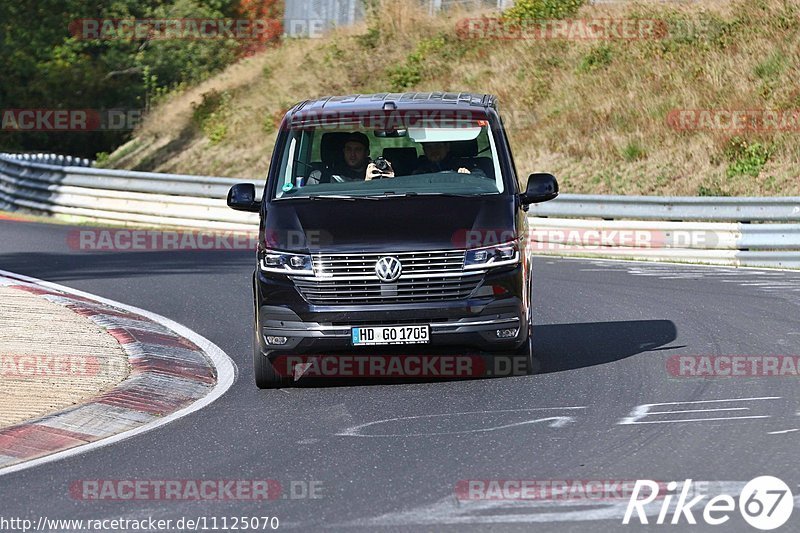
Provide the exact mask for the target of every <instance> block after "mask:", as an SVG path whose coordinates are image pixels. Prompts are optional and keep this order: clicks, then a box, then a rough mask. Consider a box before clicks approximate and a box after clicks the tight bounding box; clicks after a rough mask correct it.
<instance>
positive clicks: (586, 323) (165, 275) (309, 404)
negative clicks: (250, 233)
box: [0, 221, 800, 531]
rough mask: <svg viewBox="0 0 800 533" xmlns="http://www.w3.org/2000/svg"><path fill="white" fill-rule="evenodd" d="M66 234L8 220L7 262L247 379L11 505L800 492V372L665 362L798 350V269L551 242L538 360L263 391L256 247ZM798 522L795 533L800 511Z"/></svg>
mask: <svg viewBox="0 0 800 533" xmlns="http://www.w3.org/2000/svg"><path fill="white" fill-rule="evenodd" d="M70 229H71V228H68V227H66V226H56V225H44V224H33V223H21V222H8V221H0V269H4V270H9V271H12V272H17V273H21V274H26V275H30V276H35V277H39V278H42V279H45V280H48V281H53V282H57V283H61V284H64V285H67V286H70V287H74V288H77V289H80V290H84V291H88V292H91V293H94V294H98V295H100V296H104V297H107V298H111V299H114V300H117V301H120V302H124V303H127V304H131V305H134V306H137V307H141V308H144V309H147V310H150V311H153V312H156V313H159V314H161V315H164V316H166V317H168V318H171V319H173V320H175V321H177V322H180V323H182V324H184V325H185V326H187V327H189V328H191V329H193V330H195V331H197V332H198V333H200V334H201V335H203V336H205V337H206V338H208V339H210V340H211V341H212V342H214V343H216V344H217V345H218V346H220V347H221V348H222V349H223V350H224V351H226V352H227V353H228V354H229V355H230V356H231V358H233V359H234V361H235V362H236V364H237V365H238V367H239V375H238V379H237V381H236V383H235V384H234V385H233V387H232V388H231V389H230V391H228V393H227V394H225V395H224V396H223V397H222V398H221V399H220V400H218V401H217V402H215V403H214V404H212V405H211V406H209V407H207V408H205V409H203V410H201V411H200V412H198V413H195V414H192V415H190V416H188V417H185V418H183V419H180V420H178V421H176V422H174V423H172V424H169V425H167V426H164V427H162V428H160V429H157V430H154V431H152V432H149V433H146V434H144V435H141V436H137V437H134V438H131V439H129V440H126V441H123V442H121V443H118V444H115V445H112V446H109V447H106V448H102V449H99V450H95V451H92V452H90V453H86V454H82V455H79V456H75V457H72V458H69V459H66V460H63V461H58V462H55V463H50V464H45V465H42V466H40V467H36V468H33V469H30V470H26V471H22V472H18V473H14V474H10V475H7V476H3V477H0V502H2V506H1V508H0V516H2V517H7V518H8V517H28V518H32V519H34V520H36V519H38V517H39V516H42V515H45V516H47V517H49V518H73V519H103V518H137V519H141V518H147V517H154V518H159V519H173V520H176V519H178V518H180V517H191V518H196V517H200V516H206V517H212V516H216V517H223V516H228V517H232V516H248V517H252V516H259V517H261V516H277V517H278V518H279V519H280V522H281V528H283V527H293V526H294V527H297V528H301V529H318V528H322V527H330V528H340V529H362V530H365V531H367V530H370V531H372V530H376V529H388V530H409V531H418V530H422V531H442V530H450V529H452V530H462V529H465V528H466V529H474V530H476V531H477V530H480V531H483V530H487V529H491V530H503V531H505V530H514V531H516V530H520V531H624V530H627V529H630V530H639V529H647V530H650V529H652V530H661V529H670V530H681V531H683V530H686V531H705V530H709V531H721V530H723V529H724V530H725V531H755V530H754V529H752V528H750V527H749V526H748V525H747V524H746V523H745V522H744V521H743V520H742V519H741V517H740V516H738V514H734V515H732V518H731V520H730V521H729V522H728V523H727V524H726V525H725V526H723V527H722V528H720V527H716V528H713V527H710V526H709V527H707V526H699V525H698V526H689V525H686V522H685V521H684V522H682V524H683V526H682V527H678V528H675V527H671V528H670V527H669V526H666V525H665V526H650V527H649V528H642V527H638V526H632V525H631V526H623V525H621V518H622V512H623V511H624V509H625V505H624V504H622V506H621V507H620V504H619V503H618V502H617V503H615V502H608V501H593V502H586V501H583V502H580V501H534V502H531V501H522V502H520V501H513V500H507V499H499V500H489V501H486V500H483V501H459V499H458V498H457V494H456V492H457V491H456V487H457V486H458V484H459V482H463V481H464V480H488V479H495V480H635V479H652V480H659V481H671V480H678V481H683V480H685V479H689V478H691V479H693V480H698V481H706V482H713V483H710V484H709V486H710V487H715V486H718V487H722V489H721V490H734V489H735V490H737V491H738V489H740V488H741V486H742V485H743V484H744V483H745V482H746V481H748V480H750V479H752V478H755V477H757V476H761V475H774V476H777V477H780V478H781V479H783V480H784V481H785V482H786V483H787V484H788V485H789V486H790V487H791V488H792V490H793V492H794V494H795V495H798V494H800V490H798V483H800V464H798V461H797V453H796V451H797V449H798V442H800V432H798V431H792V430H797V429H800V418H799V417H798V412H800V393H798V387H797V378H791V377H731V378H727V379H725V378H722V379H701V378H689V377H675V376H671V375H670V374H669V373H668V372H667V364H666V363H667V360H668V358H669V357H670V356H674V355H734V354H739V355H774V354H800V330H799V329H798V328H797V325H798V319H797V317H798V316H799V313H798V310H799V309H798V295H800V274H794V273H782V272H764V271H753V270H738V271H737V270H734V269H713V268H707V267H693V266H675V265H664V264H661V265H644V264H634V263H625V262H602V261H591V260H566V259H550V258H544V257H537V258H535V267H534V276H535V281H534V295H533V298H534V300H535V324H536V329H535V339H536V341H535V344H536V352H537V355H538V356H539V358H540V360H541V363H542V373H540V374H538V375H534V376H526V377H516V378H502V379H483V380H465V381H450V382H433V383H430V382H426V383H403V384H393V385H380V384H379V385H366V386H365V385H361V386H337V387H301V388H295V389H288V390H287V389H284V390H276V391H260V390H258V389H256V388H255V386H254V385H253V376H252V369H251V363H250V360H251V344H250V342H251V323H250V317H251V302H250V286H249V283H250V278H249V276H250V272H251V271H252V266H253V265H252V259H253V258H252V255H251V253H249V252H232V251H219V252H200V251H183V252H118V253H84V252H79V251H75V250H70V249H69V247H68V245H67V236H68V233H69V231H70ZM711 400H714V401H713V402H711ZM719 400H724V401H719ZM682 402H697V403H691V404H685V403H682ZM644 404H666V405H658V406H651V407H642V406H643V405H644ZM637 407H638V409H637ZM710 409H715V410H714V411H711V410H710ZM648 410H649V413H653V412H661V413H664V412H669V413H671V414H669V413H668V414H660V415H655V414H648ZM678 411H681V412H680V413H679V412H678ZM685 411H690V412H688V413H687V412H685ZM745 417H749V418H745ZM756 417H757V418H756ZM541 419H546V420H544V421H542V420H541ZM709 419H714V420H709ZM537 420H539V421H538V422H537ZM374 422H378V423H375V424H370V423H374ZM626 422H640V423H626ZM641 422H660V423H641ZM364 424H370V425H368V426H363V427H361V426H362V425H364ZM82 479H111V480H123V479H139V480H142V479H144V480H168V479H172V480H174V479H181V480H200V479H215V480H217V479H226V480H251V479H275V480H278V481H279V482H281V484H282V485H283V486H284V487H288V486H290V485H292V482H295V483H294V485H293V486H295V487H297V491H298V492H301V487H303V484H302V483H301V482H314V483H315V484H316V485H314V486H317V487H320V488H321V489H319V490H318V496H321V497H319V498H315V499H310V498H300V499H292V498H280V499H277V500H274V501H268V502H247V501H239V500H229V501H222V502H204V503H200V502H186V501H182V502H176V501H164V500H156V501H153V500H143V501H141V500H139V501H108V500H103V501H81V500H77V499H74V498H73V497H71V496H70V493H69V487H70V484H71V483H73V482H75V481H76V480H82ZM733 495H734V496H737V495H738V492H737V493H733ZM654 505H656V504H654ZM654 508H655V509H656V510H655V514H657V513H658V508H657V507H654ZM701 511H702V509H701ZM699 514H702V512H700V513H697V512H696V513H695V516H696V517H697V518H698V519H699V520H700V521H702V517H701V516H698V515H699ZM655 518H656V517H655V515H654V514H653V515H651V518H650V521H651V522H652V521H654V520H655ZM670 518H671V516H670ZM466 524H472V525H471V526H467V525H466ZM209 525H210V523H209ZM783 530H785V531H798V530H800V511H796V512H795V515H794V516H793V517H792V519H791V520H790V521H789V523H788V524H787V526H785V527H784V528H783Z"/></svg>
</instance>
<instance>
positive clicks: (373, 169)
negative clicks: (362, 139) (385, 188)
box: [365, 163, 394, 181]
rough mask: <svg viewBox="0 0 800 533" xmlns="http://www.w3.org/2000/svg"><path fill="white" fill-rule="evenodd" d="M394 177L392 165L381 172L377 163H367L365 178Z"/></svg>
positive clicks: (368, 179) (367, 179)
mask: <svg viewBox="0 0 800 533" xmlns="http://www.w3.org/2000/svg"><path fill="white" fill-rule="evenodd" d="M393 177H394V169H392V167H391V165H390V166H389V170H386V171H383V172H381V171H380V169H378V167H377V166H375V163H370V164H369V165H367V176H366V178H365V180H366V181H370V180H373V179H381V178H393Z"/></svg>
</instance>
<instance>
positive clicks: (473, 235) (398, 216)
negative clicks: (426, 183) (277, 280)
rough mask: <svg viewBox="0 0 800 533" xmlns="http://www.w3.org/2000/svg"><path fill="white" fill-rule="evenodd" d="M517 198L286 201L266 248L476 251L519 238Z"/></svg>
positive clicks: (270, 224)
mask: <svg viewBox="0 0 800 533" xmlns="http://www.w3.org/2000/svg"><path fill="white" fill-rule="evenodd" d="M514 216H515V211H514V197H513V196H511V195H507V194H502V195H494V196H482V197H480V196H476V197H474V198H469V197H446V196H431V197H422V196H413V197H404V198H382V199H377V200H368V199H358V200H306V199H295V200H283V201H277V202H272V203H271V204H269V205H268V206H267V213H266V224H265V227H266V228H267V229H265V230H263V229H262V235H261V242H262V243H263V244H265V245H266V247H267V248H271V249H277V250H283V251H294V252H312V253H316V252H323V253H334V252H383V251H387V252H389V251H394V252H399V251H414V250H447V249H454V248H455V249H459V248H460V249H463V248H477V247H480V246H488V245H492V244H496V243H497V242H504V241H508V240H511V239H513V238H515V234H514Z"/></svg>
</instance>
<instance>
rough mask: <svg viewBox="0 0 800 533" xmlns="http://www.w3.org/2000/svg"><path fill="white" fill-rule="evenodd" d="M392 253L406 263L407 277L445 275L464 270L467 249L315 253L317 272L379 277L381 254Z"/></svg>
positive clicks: (404, 266)
mask: <svg viewBox="0 0 800 533" xmlns="http://www.w3.org/2000/svg"><path fill="white" fill-rule="evenodd" d="M387 256H392V257H396V258H397V259H399V260H400V263H401V264H402V265H403V277H406V276H408V275H411V274H442V273H453V272H461V271H462V269H463V267H464V251H463V250H448V251H443V252H401V253H369V254H357V255H356V254H327V255H321V254H317V255H312V256H311V259H312V261H313V263H314V275H315V276H316V277H325V276H334V277H336V276H369V277H371V278H374V279H375V280H376V281H377V278H376V277H375V263H377V261H378V259H380V258H381V257H387Z"/></svg>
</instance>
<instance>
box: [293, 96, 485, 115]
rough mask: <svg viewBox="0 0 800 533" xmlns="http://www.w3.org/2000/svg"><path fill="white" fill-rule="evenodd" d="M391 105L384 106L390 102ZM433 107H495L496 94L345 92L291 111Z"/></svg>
mask: <svg viewBox="0 0 800 533" xmlns="http://www.w3.org/2000/svg"><path fill="white" fill-rule="evenodd" d="M392 105H394V106H395V107H384V106H392ZM420 105H421V106H426V107H436V106H440V105H446V106H448V107H449V106H451V105H452V106H456V107H459V108H468V107H483V108H488V107H492V108H496V107H497V98H496V97H495V96H494V95H492V94H474V93H448V92H431V93H376V94H351V95H347V96H326V97H323V98H318V99H316V100H305V101H303V102H300V103H299V104H297V105H296V106H295V107H294V108H293V109H292V111H293V112H297V111H323V112H327V111H333V112H335V111H354V110H356V109H357V110H364V111H373V110H381V109H397V108H408V107H411V106H420Z"/></svg>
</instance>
